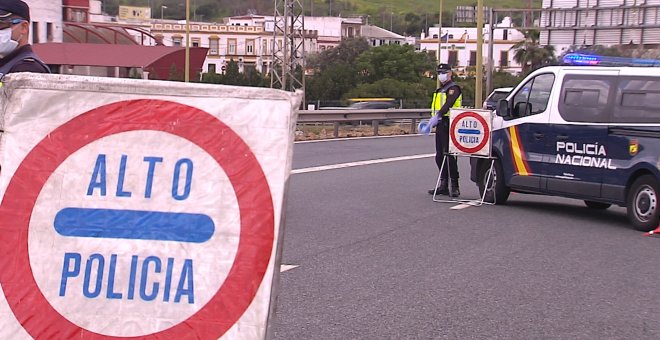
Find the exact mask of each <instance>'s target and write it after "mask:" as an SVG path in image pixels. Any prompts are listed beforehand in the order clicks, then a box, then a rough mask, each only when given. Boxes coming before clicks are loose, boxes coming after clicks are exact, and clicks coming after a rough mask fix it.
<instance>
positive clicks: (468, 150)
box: [449, 111, 490, 154]
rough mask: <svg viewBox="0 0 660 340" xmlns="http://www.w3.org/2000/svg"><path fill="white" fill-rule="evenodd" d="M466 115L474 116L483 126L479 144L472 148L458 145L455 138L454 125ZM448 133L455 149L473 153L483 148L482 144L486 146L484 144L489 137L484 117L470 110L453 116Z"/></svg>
mask: <svg viewBox="0 0 660 340" xmlns="http://www.w3.org/2000/svg"><path fill="white" fill-rule="evenodd" d="M466 117H472V118H475V119H476V120H478V121H479V123H481V125H483V126H484V139H483V140H482V141H481V143H479V145H477V146H475V147H473V148H466V147H464V146H462V145H460V144H459V143H458V141H457V140H456V135H455V134H454V129H456V125H457V124H458V121H459V120H461V119H463V118H466ZM449 135H450V136H451V141H452V142H453V143H454V145H455V146H456V148H457V149H459V150H461V151H463V152H465V153H469V154H473V153H475V152H477V151H479V150H481V149H483V148H484V146H486V144H487V143H488V139H490V131H489V130H488V123H487V122H486V120H485V119H484V117H482V116H480V115H479V114H478V113H476V112H472V111H465V112H461V113H460V114H459V115H458V116H456V118H454V121H453V122H452V123H451V127H450V128H449Z"/></svg>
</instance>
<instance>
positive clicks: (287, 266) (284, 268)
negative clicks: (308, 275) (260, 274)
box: [280, 264, 300, 273]
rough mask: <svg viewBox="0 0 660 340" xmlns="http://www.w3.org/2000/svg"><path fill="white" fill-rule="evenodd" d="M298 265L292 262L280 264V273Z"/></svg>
mask: <svg viewBox="0 0 660 340" xmlns="http://www.w3.org/2000/svg"><path fill="white" fill-rule="evenodd" d="M298 267H300V266H296V265H292V264H283V265H280V273H284V272H286V271H289V270H291V269H296V268H298Z"/></svg>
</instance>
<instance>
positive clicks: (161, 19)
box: [160, 5, 167, 21]
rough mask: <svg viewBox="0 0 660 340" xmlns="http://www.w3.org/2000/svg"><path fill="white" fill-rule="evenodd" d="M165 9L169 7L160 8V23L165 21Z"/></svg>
mask: <svg viewBox="0 0 660 340" xmlns="http://www.w3.org/2000/svg"><path fill="white" fill-rule="evenodd" d="M165 8H167V6H165V5H161V6H160V21H163V12H164V11H163V10H164V9H165Z"/></svg>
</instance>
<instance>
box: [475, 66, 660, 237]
mask: <svg viewBox="0 0 660 340" xmlns="http://www.w3.org/2000/svg"><path fill="white" fill-rule="evenodd" d="M572 58H575V59H576V60H580V61H583V64H585V63H586V64H588V65H595V64H599V62H600V61H601V60H602V59H600V57H590V56H578V57H575V56H572ZM585 59H586V62H584V61H585ZM492 143H493V144H492V159H474V158H473V159H472V161H471V164H472V174H471V179H472V180H473V181H474V182H476V183H477V185H478V186H479V191H480V193H481V194H482V195H485V196H484V197H485V199H486V200H488V201H490V202H492V203H495V204H504V203H506V201H507V198H508V197H509V193H510V192H519V193H533V194H546V195H554V196H562V197H569V198H575V199H580V200H583V201H584V203H585V204H586V206H587V207H588V208H591V209H607V208H609V207H610V206H611V205H612V204H615V205H619V206H624V207H626V208H627V215H628V218H629V219H630V221H631V223H632V224H633V226H634V227H635V228H637V229H639V230H643V231H649V230H652V229H655V228H656V227H658V222H659V219H660V217H659V216H660V206H659V204H660V202H659V201H660V192H659V188H660V185H659V183H660V170H658V169H660V68H656V67H619V66H608V67H602V66H549V67H544V68H541V69H538V70H536V71H534V72H533V73H531V74H530V75H529V76H527V77H526V78H525V79H524V80H523V81H522V82H521V83H520V84H519V85H518V86H516V87H515V88H514V89H513V90H512V91H511V93H510V94H509V95H508V96H507V98H506V99H503V100H501V101H500V102H498V106H497V110H496V115H495V116H494V118H493V131H492Z"/></svg>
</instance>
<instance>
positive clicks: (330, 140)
mask: <svg viewBox="0 0 660 340" xmlns="http://www.w3.org/2000/svg"><path fill="white" fill-rule="evenodd" d="M420 136H424V137H428V136H426V135H419V134H409V135H391V136H367V137H346V138H327V139H313V140H300V141H296V142H294V144H306V143H323V142H341V141H345V140H356V139H376V138H397V137H420Z"/></svg>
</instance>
